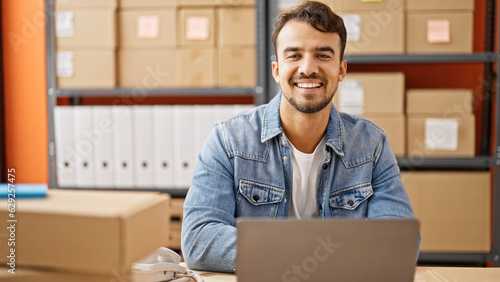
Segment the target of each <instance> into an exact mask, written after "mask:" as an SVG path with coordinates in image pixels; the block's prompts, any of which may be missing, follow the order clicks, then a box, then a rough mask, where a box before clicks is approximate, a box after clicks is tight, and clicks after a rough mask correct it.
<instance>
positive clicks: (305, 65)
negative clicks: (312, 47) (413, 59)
mask: <svg viewBox="0 0 500 282" xmlns="http://www.w3.org/2000/svg"><path fill="white" fill-rule="evenodd" d="M299 73H300V74H303V75H305V76H310V75H312V74H317V73H318V64H317V63H316V61H315V60H314V56H312V55H305V56H304V57H303V59H302V61H301V64H300V66H299Z"/></svg>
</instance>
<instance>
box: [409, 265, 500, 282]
mask: <svg viewBox="0 0 500 282" xmlns="http://www.w3.org/2000/svg"><path fill="white" fill-rule="evenodd" d="M419 272H421V273H422V274H425V280H417V277H415V281H425V282H442V281H495V280H497V279H498V277H500V268H498V267H450V266H442V267H422V266H419V267H417V271H416V273H415V274H416V275H418V273H419ZM420 277H424V276H420Z"/></svg>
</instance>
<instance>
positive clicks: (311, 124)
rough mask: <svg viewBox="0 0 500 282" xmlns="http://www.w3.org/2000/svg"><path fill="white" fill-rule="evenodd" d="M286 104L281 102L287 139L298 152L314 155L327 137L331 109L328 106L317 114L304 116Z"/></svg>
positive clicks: (282, 121)
mask: <svg viewBox="0 0 500 282" xmlns="http://www.w3.org/2000/svg"><path fill="white" fill-rule="evenodd" d="M285 103H287V102H286V101H285V102H284V101H283V100H282V101H281V107H280V118H281V124H282V126H283V130H284V131H285V135H286V137H287V138H288V140H290V142H292V144H293V146H294V147H295V148H296V149H297V150H299V151H301V152H303V153H306V154H311V153H313V152H314V150H315V149H316V147H317V146H318V144H319V142H321V139H322V138H323V136H324V135H325V132H326V127H327V126H328V119H329V118H330V110H331V108H330V107H329V106H327V107H326V108H325V109H323V110H321V111H319V112H317V113H313V114H304V113H300V112H297V110H296V109H295V108H293V109H290V108H291V107H292V106H291V105H290V104H288V105H285ZM292 111H293V112H292Z"/></svg>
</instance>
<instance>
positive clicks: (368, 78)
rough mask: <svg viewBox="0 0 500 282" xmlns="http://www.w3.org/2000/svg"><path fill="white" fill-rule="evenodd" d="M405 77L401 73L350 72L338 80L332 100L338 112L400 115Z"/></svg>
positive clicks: (402, 108) (402, 110) (402, 105)
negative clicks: (341, 79) (337, 86)
mask: <svg viewBox="0 0 500 282" xmlns="http://www.w3.org/2000/svg"><path fill="white" fill-rule="evenodd" d="M404 89H405V78H404V74H403V73H400V72H387V73H350V72H348V73H347V75H346V77H345V79H344V80H343V81H342V82H340V83H339V88H338V91H337V94H336V95H335V96H334V98H333V102H334V104H335V106H336V107H337V109H338V110H339V111H341V112H348V113H353V114H359V115H365V114H403V113H404V97H405V95H404Z"/></svg>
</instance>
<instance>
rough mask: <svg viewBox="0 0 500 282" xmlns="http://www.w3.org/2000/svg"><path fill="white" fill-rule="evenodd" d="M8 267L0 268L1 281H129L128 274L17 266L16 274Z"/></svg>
mask: <svg viewBox="0 0 500 282" xmlns="http://www.w3.org/2000/svg"><path fill="white" fill-rule="evenodd" d="M8 270H9V268H8V267H3V266H2V267H0V281H9V282H59V281H71V282H88V281H92V282H110V281H129V280H125V279H127V276H128V274H125V273H122V274H120V273H115V274H111V273H109V274H107V275H101V274H84V273H74V272H60V271H53V270H52V271H51V270H48V269H38V268H28V267H25V266H21V267H19V266H16V270H15V274H11V273H9V272H7V271H8Z"/></svg>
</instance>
